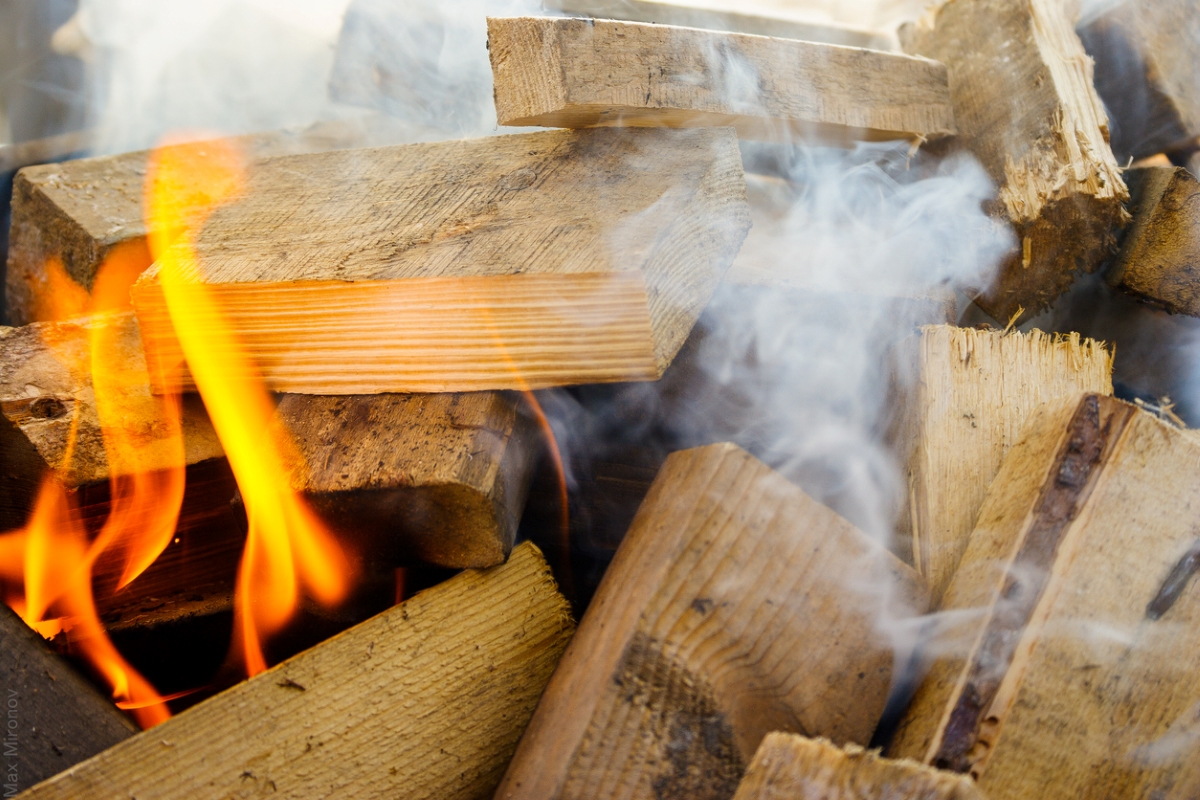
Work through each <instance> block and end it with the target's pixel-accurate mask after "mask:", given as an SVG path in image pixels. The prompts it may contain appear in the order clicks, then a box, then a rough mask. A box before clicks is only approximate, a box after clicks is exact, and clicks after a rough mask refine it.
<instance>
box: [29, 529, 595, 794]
mask: <svg viewBox="0 0 1200 800" xmlns="http://www.w3.org/2000/svg"><path fill="white" fill-rule="evenodd" d="M573 627H574V626H573V623H572V621H571V618H570V613H569V609H568V605H567V602H566V600H564V599H563V597H562V596H561V595H560V594H559V593H558V590H557V588H556V586H555V584H554V580H553V578H551V576H550V571H549V568H548V567H547V566H546V563H545V561H544V560H543V559H542V557H541V554H540V553H539V552H538V551H537V549H536V548H535V547H533V545H530V544H524V545H522V546H520V547H518V548H517V549H515V550H514V551H513V556H512V559H511V560H510V561H509V563H508V564H506V565H504V566H502V567H495V568H493V569H491V570H487V571H483V572H474V571H468V572H464V573H462V574H460V575H458V576H456V577H454V578H451V579H450V580H449V581H447V582H445V583H443V584H441V585H439V586H436V587H434V588H433V589H429V590H427V591H425V592H422V593H420V594H418V595H416V596H415V597H413V598H411V599H410V600H407V601H405V602H404V603H402V604H401V605H399V606H396V607H395V608H393V609H391V610H390V611H386V612H384V613H383V614H380V615H379V616H377V617H375V618H373V619H371V620H368V621H367V622H364V623H363V624H361V625H359V626H357V627H355V628H351V629H350V630H348V631H346V632H345V633H342V634H339V635H338V636H336V637H334V638H333V639H330V640H329V641H327V642H324V643H323V644H320V645H318V646H317V647H315V648H313V649H311V650H308V651H306V652H304V653H301V654H300V655H298V656H296V657H295V658H292V659H290V660H288V661H286V662H284V663H283V664H280V665H279V666H277V667H275V668H274V669H271V670H269V671H267V672H265V673H262V674H261V675H258V676H256V677H254V678H252V679H250V680H248V681H246V682H244V683H242V684H239V685H238V686H236V687H234V688H232V689H230V690H228V691H226V692H223V693H222V694H219V695H217V696H216V697H213V698H212V699H210V700H206V701H205V702H203V703H201V704H199V705H197V706H195V707H193V708H191V709H188V710H187V711H185V712H183V713H182V714H180V715H179V716H177V717H174V718H172V719H171V720H170V721H168V722H165V723H163V724H162V725H159V726H158V727H155V728H152V729H151V730H148V731H146V732H144V733H142V734H140V735H138V736H135V737H134V738H132V739H130V740H128V741H126V742H123V743H122V744H121V745H119V746H117V747H113V748H111V749H109V750H107V751H105V752H103V753H101V754H100V755H98V756H96V757H95V758H93V759H91V760H89V761H86V762H84V763H82V764H80V765H79V766H77V767H75V769H73V770H71V771H69V772H66V773H63V774H61V775H59V776H57V777H56V778H53V779H51V780H49V781H46V782H45V783H42V784H39V785H38V786H36V787H34V788H33V789H31V790H29V791H27V792H25V793H24V794H22V795H20V796H21V797H22V798H24V800H43V799H44V798H79V800H94V798H98V797H137V798H139V800H171V799H173V798H179V800H206V799H207V798H212V800H221V799H223V798H228V797H256V796H267V795H274V796H276V797H294V798H307V797H338V798H345V799H346V800H354V798H364V799H365V798H378V797H405V798H414V800H415V799H416V798H436V799H437V800H485V798H489V797H491V793H492V790H493V789H494V788H495V786H496V782H497V781H498V780H499V779H500V776H501V774H502V773H503V771H504V767H505V765H506V764H507V763H508V760H509V757H510V756H511V754H512V751H513V748H514V747H515V746H516V743H517V739H518V737H519V736H520V735H521V731H522V730H523V729H524V727H525V725H526V723H527V721H528V720H529V717H530V715H531V714H532V713H533V709H534V706H535V705H536V703H537V698H538V696H539V695H540V694H541V692H542V688H543V687H544V686H545V685H546V681H547V680H548V679H549V677H550V673H551V672H552V671H553V670H554V665H555V664H556V663H557V662H558V658H559V656H560V655H561V653H562V651H563V648H564V647H565V646H566V644H567V641H568V640H569V639H570V638H571V634H572V631H573Z"/></svg>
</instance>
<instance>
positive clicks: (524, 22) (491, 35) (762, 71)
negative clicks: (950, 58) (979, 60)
mask: <svg viewBox="0 0 1200 800" xmlns="http://www.w3.org/2000/svg"><path fill="white" fill-rule="evenodd" d="M488 47H489V52H490V54H491V59H492V72H493V74H494V76H495V91H496V114H497V116H498V118H499V120H500V124H501V125H515V126H525V125H541V126H547V127H567V128H592V127H606V126H616V127H631V126H635V127H636V126H646V127H663V126H667V127H698V126H699V127H705V126H717V125H732V126H733V127H734V128H736V129H737V131H738V135H739V136H741V137H742V138H749V139H767V140H782V141H792V140H795V139H797V138H809V137H816V138H818V139H820V140H823V141H833V142H849V141H853V140H867V141H877V140H887V139H921V140H924V139H936V138H939V137H942V136H946V135H949V134H952V133H954V115H953V113H952V111H951V108H950V92H949V89H948V87H947V81H946V69H945V67H944V66H942V65H941V64H937V63H934V62H932V61H929V60H928V59H923V58H913V57H909V56H905V55H902V54H899V53H883V52H879V51H875V50H864V49H860V48H849V47H838V46H834V45H826V44H818V43H814V42H800V41H792V40H785V39H770V38H767V37H763V36H747V35H744V34H734V33H718V32H713V31H704V30H699V29H695V28H677V27H669V26H662V25H645V24H639V23H633V22H614V21H609V20H584V19H561V18H553V17H515V18H489V19H488Z"/></svg>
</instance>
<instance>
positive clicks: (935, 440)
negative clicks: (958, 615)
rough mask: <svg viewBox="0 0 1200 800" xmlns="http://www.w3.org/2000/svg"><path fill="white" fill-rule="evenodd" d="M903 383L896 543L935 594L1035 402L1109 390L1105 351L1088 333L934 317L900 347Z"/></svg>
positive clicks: (1109, 361)
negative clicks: (969, 324)
mask: <svg viewBox="0 0 1200 800" xmlns="http://www.w3.org/2000/svg"><path fill="white" fill-rule="evenodd" d="M903 349H904V354H903V356H902V361H901V364H902V366H901V369H902V370H912V371H911V372H910V373H908V374H902V375H901V376H900V380H901V381H902V382H903V383H905V384H907V386H908V387H910V388H909V391H908V393H907V397H906V400H905V403H904V406H905V408H904V411H903V412H902V421H901V422H900V431H899V433H898V435H897V441H898V447H897V450H898V451H899V453H900V456H901V458H902V459H903V461H904V463H905V464H906V465H907V467H906V473H907V475H906V477H907V480H908V501H907V508H906V510H905V511H904V512H903V513H902V514H901V515H900V520H899V525H898V532H897V533H898V537H899V540H900V541H899V545H900V548H901V552H902V553H903V554H904V555H908V554H909V553H910V552H911V556H912V563H913V564H914V566H916V568H917V571H918V572H920V573H921V575H922V576H924V577H925V579H926V581H928V582H929V586H930V589H931V591H932V593H933V597H934V600H935V601H936V600H937V598H939V597H941V594H942V592H943V591H944V590H945V588H946V585H947V584H948V583H949V582H950V578H951V576H952V575H953V574H954V570H955V568H956V567H957V566H958V562H959V560H960V559H961V558H962V554H963V551H964V550H965V549H966V547H967V541H968V539H969V538H970V535H971V531H972V530H974V528H975V520H976V518H977V515H978V513H979V509H980V506H982V505H983V501H984V497H985V496H986V493H987V487H988V484H989V483H991V480H992V478H993V477H994V476H995V475H996V472H997V471H998V470H999V469H1000V464H1001V462H1002V461H1003V460H1004V456H1005V454H1006V453H1007V452H1008V451H1009V449H1010V448H1011V447H1012V446H1013V445H1014V444H1015V443H1016V441H1017V439H1018V438H1019V437H1020V435H1021V431H1022V430H1024V426H1025V423H1026V420H1027V418H1028V416H1029V415H1030V414H1031V413H1032V412H1033V411H1034V410H1035V409H1036V408H1037V407H1038V406H1039V405H1041V404H1042V403H1045V402H1051V401H1054V400H1057V399H1060V398H1064V397H1074V396H1076V395H1078V394H1079V393H1081V392H1100V393H1102V394H1112V354H1111V353H1110V352H1109V351H1108V350H1107V349H1106V348H1105V347H1104V345H1103V344H1100V343H1097V342H1095V341H1092V340H1091V339H1080V337H1079V336H1078V334H1072V335H1070V336H1065V337H1064V336H1055V335H1047V334H1044V333H1042V332H1041V331H1036V330H1035V331H1032V332H1030V333H1028V334H1023V333H1020V332H1012V333H1008V334H1005V333H1002V332H1000V331H996V330H977V329H974V328H956V327H953V326H950V325H938V326H931V327H928V328H925V329H923V330H922V331H921V333H920V335H919V336H917V337H914V338H913V339H912V340H910V341H909V342H907V343H906V344H905V346H904V348H903Z"/></svg>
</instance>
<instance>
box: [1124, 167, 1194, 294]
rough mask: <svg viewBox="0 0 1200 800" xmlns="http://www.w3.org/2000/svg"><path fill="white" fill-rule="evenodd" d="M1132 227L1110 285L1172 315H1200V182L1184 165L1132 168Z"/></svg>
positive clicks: (1130, 178)
mask: <svg viewBox="0 0 1200 800" xmlns="http://www.w3.org/2000/svg"><path fill="white" fill-rule="evenodd" d="M1125 179H1126V181H1127V182H1128V183H1129V190H1130V193H1131V194H1132V202H1131V203H1130V211H1131V212H1132V213H1133V224H1132V225H1130V226H1129V228H1128V230H1127V231H1126V233H1125V239H1124V241H1123V242H1122V244H1121V252H1120V253H1118V255H1117V258H1116V259H1115V260H1114V261H1113V263H1112V265H1111V266H1110V267H1109V270H1108V274H1107V278H1108V282H1109V283H1110V284H1112V285H1113V286H1114V287H1116V288H1118V289H1121V290H1122V291H1125V292H1128V293H1129V294H1132V295H1134V296H1135V297H1138V298H1140V299H1142V300H1145V301H1146V302H1148V303H1151V304H1153V305H1156V306H1158V307H1160V308H1164V309H1166V310H1167V311H1170V312H1171V313H1172V314H1189V315H1191V316H1193V317H1195V316H1200V210H1198V209H1197V208H1196V205H1197V202H1196V201H1197V200H1198V199H1200V181H1197V180H1196V178H1195V177H1194V176H1193V175H1192V173H1191V172H1189V171H1188V170H1186V169H1183V168H1181V167H1147V168H1144V169H1133V170H1128V171H1126V173H1125Z"/></svg>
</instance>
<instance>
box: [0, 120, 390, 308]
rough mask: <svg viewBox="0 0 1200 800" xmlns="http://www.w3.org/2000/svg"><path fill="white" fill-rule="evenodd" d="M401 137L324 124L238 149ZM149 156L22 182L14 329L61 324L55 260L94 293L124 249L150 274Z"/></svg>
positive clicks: (33, 175)
mask: <svg viewBox="0 0 1200 800" xmlns="http://www.w3.org/2000/svg"><path fill="white" fill-rule="evenodd" d="M397 135H398V134H397V133H396V132H395V131H393V130H391V128H390V127H389V126H388V125H387V124H384V123H380V122H378V121H375V120H369V121H368V122H366V123H363V124H361V125H358V124H354V123H340V122H339V123H318V124H315V125H312V126H309V127H307V128H304V129H300V130H285V131H269V132H265V133H258V134H251V135H248V136H239V137H236V138H235V139H234V140H233V141H234V142H235V143H236V144H237V146H238V147H239V148H240V149H242V150H243V151H244V152H245V154H246V156H247V157H248V158H250V159H259V158H267V157H270V156H276V155H286V154H291V153H308V152H321V151H325V150H336V149H343V148H347V147H353V146H358V147H363V146H366V145H368V144H373V143H384V142H388V141H394V140H395V138H396V136H397ZM149 156H150V153H149V152H148V151H140V152H136V153H124V154H121V155H111V156H97V157H94V158H84V159H78V160H75V161H69V162H67V163H64V164H46V165H43V166H34V167H29V168H27V169H23V170H21V172H19V173H18V174H17V177H16V179H15V181H14V184H13V198H12V215H13V216H12V229H11V233H10V240H9V254H8V262H7V263H8V272H7V276H6V284H5V285H6V294H7V302H8V314H9V322H10V323H12V324H14V325H26V324H28V323H31V322H39V321H45V320H48V319H52V318H54V316H55V315H53V314H52V313H50V309H49V308H47V307H46V305H45V302H44V301H45V299H46V295H47V292H48V291H49V289H48V285H47V271H46V265H47V263H48V262H49V261H50V260H51V259H54V258H57V259H59V260H60V261H61V262H62V265H63V267H64V269H65V270H66V273H67V275H69V276H70V277H71V278H73V279H74V280H75V281H76V282H77V283H78V284H79V285H80V286H82V287H84V288H85V289H87V290H89V291H90V290H91V288H92V282H93V280H94V279H95V277H96V273H97V271H98V270H99V269H100V265H101V264H103V263H104V260H105V258H107V257H108V256H109V254H111V253H112V252H113V251H114V249H116V248H118V247H125V248H127V250H126V257H131V254H133V253H137V254H138V256H139V257H140V258H141V260H142V261H143V263H144V264H145V267H149V266H150V264H151V261H152V259H151V257H150V251H149V249H148V248H147V246H146V244H145V240H146V223H145V220H144V219H143V213H144V212H143V186H142V184H143V183H144V182H145V180H146V162H147V159H148V158H149ZM60 158H61V156H60ZM34 163H37V162H34ZM19 166H25V165H24V164H20V165H19Z"/></svg>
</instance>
